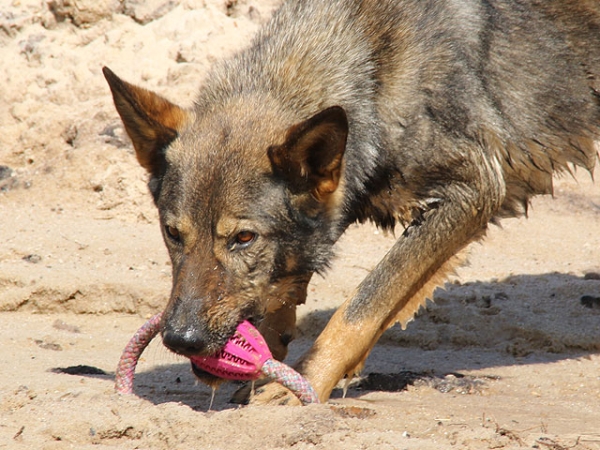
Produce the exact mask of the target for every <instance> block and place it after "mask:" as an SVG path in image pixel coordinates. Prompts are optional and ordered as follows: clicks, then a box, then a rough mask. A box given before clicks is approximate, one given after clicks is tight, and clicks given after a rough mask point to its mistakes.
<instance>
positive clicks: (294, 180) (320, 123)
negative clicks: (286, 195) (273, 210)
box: [268, 106, 348, 200]
mask: <svg viewBox="0 0 600 450" xmlns="http://www.w3.org/2000/svg"><path fill="white" fill-rule="evenodd" d="M347 138H348V118H347V117H346V112H345V111H344V109H343V108H342V107H340V106H332V107H331V108H327V109H325V110H323V111H321V112H319V113H318V114H316V115H314V116H313V117H311V118H310V119H308V120H305V121H304V122H300V123H299V124H296V125H294V126H292V127H290V128H289V129H288V131H287V134H286V138H285V142H284V143H283V144H281V145H275V146H272V147H270V148H269V150H268V153H269V158H270V160H271V165H272V166H273V171H274V172H275V174H276V175H277V176H280V177H282V178H284V179H285V180H286V181H288V182H289V183H290V185H291V187H292V189H293V190H296V191H299V192H302V191H304V192H306V191H309V192H311V193H312V194H313V195H314V196H315V197H316V198H317V199H318V200H324V199H325V198H327V196H328V195H329V194H332V193H333V192H334V191H335V190H336V189H337V187H338V185H339V182H340V177H341V172H342V161H343V157H344V151H345V150H346V140H347Z"/></svg>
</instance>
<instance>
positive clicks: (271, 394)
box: [248, 383, 302, 406]
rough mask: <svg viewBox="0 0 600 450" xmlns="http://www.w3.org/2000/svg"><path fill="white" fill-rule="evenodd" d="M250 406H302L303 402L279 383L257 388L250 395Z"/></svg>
mask: <svg viewBox="0 0 600 450" xmlns="http://www.w3.org/2000/svg"><path fill="white" fill-rule="evenodd" d="M249 399H250V401H249V402H248V403H249V404H250V405H287V406H300V405H302V402H301V401H300V399H298V397H296V395H295V394H294V393H293V392H292V391H290V390H289V389H287V388H285V387H283V386H282V385H281V384H279V383H267V384H265V385H263V386H259V387H257V388H256V389H255V390H254V392H253V393H251V394H250V397H249Z"/></svg>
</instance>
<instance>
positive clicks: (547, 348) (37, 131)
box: [0, 0, 600, 450]
mask: <svg viewBox="0 0 600 450" xmlns="http://www.w3.org/2000/svg"><path fill="white" fill-rule="evenodd" d="M277 3H278V2H277V1H276V0H249V1H244V0H238V1H236V0H229V1H224V0H205V1H202V0H182V1H175V0H171V1H168V0H153V1H147V2H142V1H128V0H124V1H121V2H120V1H118V0H96V1H92V0H79V1H76V0H56V1H52V2H46V1H41V0H20V1H19V0H13V1H12V2H10V0H7V1H5V2H4V4H2V5H0V61H1V62H0V66H1V69H2V70H1V71H0V77H1V78H0V124H1V130H2V132H1V133H0V448H17V449H18V448H23V449H30V448H31V449H63V448H64V449H66V448H76V449H88V448H89V449H103V448H118V449H138V448H139V449H191V448H202V449H223V450H231V449H237V448H248V449H250V448H252V449H254V448H256V449H288V448H294V449H334V450H335V449H367V448H368V449H446V448H464V449H490V448H539V449H555V450H560V449H567V448H573V449H600V300H599V299H598V298H599V297H600V258H599V257H598V251H597V249H598V248H600V186H599V185H598V184H593V182H592V181H591V177H590V176H589V174H587V173H585V172H583V171H579V172H577V173H576V174H575V177H574V178H572V177H570V176H566V177H564V178H561V179H557V180H556V189H555V198H551V197H544V198H537V199H535V200H534V201H533V203H532V205H531V208H530V212H529V217H528V218H527V219H511V220H506V221H504V222H503V223H502V228H499V227H492V228H491V229H490V232H489V234H488V237H487V238H486V239H485V241H484V242H483V243H480V244H474V245H472V248H471V255H470V259H469V261H470V263H469V265H468V266H466V267H464V268H461V269H460V270H459V271H458V274H457V276H456V277H453V278H452V279H451V280H449V282H448V283H447V284H446V285H445V286H444V288H443V289H438V290H437V291H436V293H435V303H431V304H429V305H428V307H427V308H426V310H423V311H422V312H421V313H420V314H419V315H418V317H417V318H416V319H415V320H414V321H413V322H412V323H410V324H409V326H408V328H407V330H405V331H403V330H401V329H400V328H399V327H394V328H392V329H391V330H389V331H388V332H387V333H386V334H385V335H384V336H383V338H382V339H381V341H380V342H379V344H378V345H377V346H376V348H375V350H374V351H373V353H372V355H371V357H370V358H369V360H368V362H367V366H366V368H365V370H364V373H363V376H362V377H361V378H360V379H357V380H355V381H354V382H353V384H352V385H351V386H350V389H349V390H348V393H347V396H346V398H342V391H341V389H337V390H336V391H334V394H333V397H332V399H331V400H330V402H329V403H327V404H324V405H312V406H307V407H252V406H250V407H248V406H245V407H241V406H239V405H235V404H231V403H229V399H230V398H231V396H232V394H233V392H234V391H235V390H236V389H237V388H238V387H239V385H235V384H228V385H226V386H224V387H222V388H221V389H219V390H218V391H217V392H216V393H215V398H214V402H213V404H212V406H211V396H212V394H213V393H212V391H211V389H210V388H208V387H206V386H204V385H196V384H195V381H194V377H193V375H192V374H191V373H190V369H189V363H187V362H186V361H185V360H184V359H183V358H181V357H177V356H175V355H173V354H171V353H169V352H168V351H167V350H166V349H165V348H164V347H162V345H161V343H160V342H158V341H155V342H153V343H152V344H151V346H150V347H149V349H148V350H147V351H146V353H145V354H144V356H143V357H142V360H141V361H140V364H139V366H138V373H137V377H136V384H135V395H132V396H119V395H117V394H115V393H114V391H113V378H114V371H115V368H116V364H117V361H118V359H119V356H120V353H121V350H122V349H123V347H124V346H125V344H126V342H127V341H128V339H129V338H130V337H131V336H132V334H133V333H134V332H135V330H136V329H137V328H138V327H139V326H141V324H142V323H143V322H144V321H145V320H146V318H148V317H149V316H150V315H152V314H154V313H156V312H158V311H160V310H161V309H162V308H163V307H164V305H165V302H166V299H167V297H168V294H169V289H170V271H171V267H170V263H169V261H168V257H167V254H166V251H165V248H164V245H163V243H162V241H161V237H160V233H159V228H158V223H157V215H156V211H155V210H154V207H153V205H152V203H151V201H150V198H149V195H148V193H147V189H146V185H145V183H146V176H145V174H144V171H143V170H142V169H141V168H140V167H139V166H138V164H137V162H136V160H135V157H134V155H133V152H132V148H131V145H130V143H129V141H128V139H127V137H126V136H125V134H124V131H123V127H122V125H121V123H120V121H119V118H118V116H117V114H116V112H115V110H114V107H113V105H112V99H111V97H110V94H109V90H108V87H107V85H106V83H105V81H104V79H103V77H102V74H101V68H102V66H103V65H108V66H109V67H111V68H112V69H113V70H114V71H115V72H116V73H117V74H119V75H120V76H122V77H123V78H125V79H126V80H129V81H132V82H135V83H138V84H142V85H144V86H145V87H148V88H151V89H153V90H155V91H157V92H160V93H161V94H163V95H164V96H166V97H167V98H169V99H171V100H172V101H174V102H176V103H178V104H181V105H184V106H186V105H190V104H191V103H192V101H193V96H194V92H195V90H196V89H197V88H198V86H199V85H200V84H201V82H202V77H203V76H204V74H205V73H206V71H207V69H208V68H209V67H210V65H211V63H212V62H213V61H215V60H216V59H217V58H220V57H222V56H223V55H226V54H229V53H231V52H232V51H234V50H235V49H238V48H240V47H242V46H244V45H247V43H248V42H249V39H250V38H251V36H252V34H253V33H254V32H255V31H256V30H257V28H258V27H259V26H260V24H261V23H262V22H264V21H265V20H266V19H267V18H268V17H269V14H270V13H271V11H272V10H273V8H274V7H276V5H277ZM598 175H599V174H596V177H598ZM393 242H394V237H393V236H385V235H383V234H382V233H381V232H380V231H378V230H377V229H375V228H373V227H371V226H361V227H358V226H356V227H355V226H353V227H351V228H350V229H349V230H348V232H347V234H346V235H345V236H344V237H343V238H342V240H341V241H340V243H339V244H338V246H337V250H338V256H337V257H336V259H335V263H334V266H333V268H332V270H331V271H330V273H328V274H327V276H326V277H324V278H320V277H315V279H314V280H313V282H312V284H311V286H310V289H309V300H308V302H307V304H306V305H304V306H302V307H300V308H299V327H300V331H301V332H300V336H299V338H298V339H297V340H296V341H294V342H293V343H292V345H291V351H290V356H289V358H288V362H290V363H292V362H293V361H294V360H295V359H296V358H298V356H299V355H300V354H301V353H302V352H303V351H304V350H306V349H307V348H308V347H309V346H310V343H311V342H312V340H314V338H315V337H316V336H317V334H318V333H319V330H321V329H322V327H323V326H324V325H325V323H326V321H327V319H328V318H329V317H330V316H331V314H332V312H333V310H334V308H335V307H336V306H337V305H339V304H340V303H341V302H342V301H343V300H344V299H345V298H347V296H349V295H350V294H351V292H352V290H353V289H354V287H355V286H356V285H357V284H358V283H359V282H360V280H361V279H362V278H363V277H364V275H365V274H366V273H367V272H368V271H369V270H370V269H371V268H373V267H374V265H375V264H376V263H377V261H378V260H379V258H381V256H382V255H383V254H384V253H385V251H386V250H387V249H388V248H389V247H390V246H391V245H392V244H393ZM68 372H71V373H68ZM73 372H74V373H73Z"/></svg>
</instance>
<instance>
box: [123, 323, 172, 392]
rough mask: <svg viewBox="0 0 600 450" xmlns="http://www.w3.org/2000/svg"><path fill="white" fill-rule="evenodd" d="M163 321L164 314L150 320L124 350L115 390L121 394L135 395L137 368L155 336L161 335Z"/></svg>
mask: <svg viewBox="0 0 600 450" xmlns="http://www.w3.org/2000/svg"><path fill="white" fill-rule="evenodd" d="M161 319H162V313H158V314H156V315H155V316H153V317H152V318H150V320H148V321H147V322H146V323H145V324H144V325H142V328H140V329H139V330H137V332H136V333H135V334H134V335H133V337H132V338H131V340H130V341H129V343H128V344H127V346H126V347H125V350H123V354H122V355H121V359H120V360H119V365H118V366H117V372H116V376H115V390H116V391H117V392H118V393H119V394H131V393H133V377H134V375H135V366H137V363H138V360H139V359H140V356H141V355H142V352H143V351H144V349H145V348H146V347H147V346H148V344H149V343H150V341H151V340H152V339H154V336H156V335H157V334H158V333H159V331H160V320H161Z"/></svg>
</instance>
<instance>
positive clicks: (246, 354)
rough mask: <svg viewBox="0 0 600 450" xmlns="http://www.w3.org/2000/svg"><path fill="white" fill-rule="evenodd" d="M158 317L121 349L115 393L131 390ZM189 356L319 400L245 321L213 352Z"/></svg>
mask: <svg viewBox="0 0 600 450" xmlns="http://www.w3.org/2000/svg"><path fill="white" fill-rule="evenodd" d="M161 318H162V313H159V314H156V315H155V316H153V317H152V318H150V320H148V321H147V322H146V323H145V324H144V325H143V326H142V327H141V328H140V329H139V330H138V331H137V332H136V333H135V335H134V336H133V337H132V338H131V340H130V341H129V343H128V344H127V346H126V347H125V350H123V354H122V355H121V359H120V360H119V365H118V367H117V372H116V377H115V390H116V391H117V392H118V393H120V394H131V393H132V392H133V377H134V374H135V367H136V365H137V362H138V360H139V358H140V356H141V354H142V352H143V351H144V349H145V348H146V347H147V346H148V344H149V343H150V341H152V339H153V338H154V337H155V336H156V335H157V334H158V333H159V332H160V321H161ZM190 360H191V362H192V363H193V364H194V365H196V366H197V367H199V368H200V369H202V370H204V371H206V372H208V373H210V374H212V375H215V376H217V377H219V378H224V379H227V380H256V379H258V378H259V377H260V376H261V375H264V376H265V377H267V378H268V379H270V380H273V381H276V382H278V383H280V384H282V385H283V386H285V387H286V388H288V389H289V390H290V391H292V392H293V393H294V394H295V395H296V396H297V397H298V398H299V399H300V401H301V402H302V403H303V404H307V403H318V402H319V397H318V396H317V393H316V392H315V390H314V389H313V388H312V386H311V385H310V384H309V383H308V381H307V380H306V379H305V378H303V377H302V375H300V374H299V373H298V372H296V371H295V370H294V369H292V368H291V367H289V366H287V365H286V364H283V363H282V362H279V361H277V360H275V359H273V356H272V355H271V352H270V350H269V347H268V346H267V343H266V342H265V340H264V338H263V337H262V335H261V334H260V333H259V331H258V330H257V329H256V328H255V327H254V326H253V325H252V324H251V323H250V322H248V321H244V322H242V323H240V324H239V325H238V327H237V329H236V332H235V334H234V335H233V336H232V337H231V338H230V339H229V341H227V343H226V344H225V347H224V348H223V349H222V350H221V351H220V352H219V353H218V354H217V355H214V356H192V357H191V358H190Z"/></svg>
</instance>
